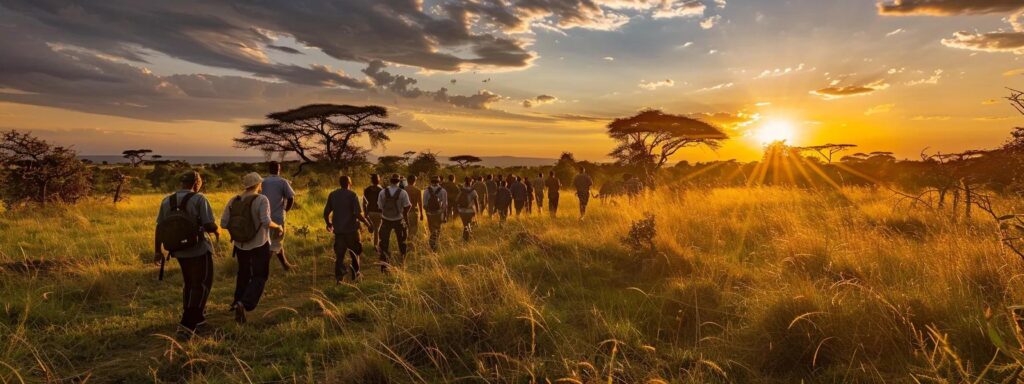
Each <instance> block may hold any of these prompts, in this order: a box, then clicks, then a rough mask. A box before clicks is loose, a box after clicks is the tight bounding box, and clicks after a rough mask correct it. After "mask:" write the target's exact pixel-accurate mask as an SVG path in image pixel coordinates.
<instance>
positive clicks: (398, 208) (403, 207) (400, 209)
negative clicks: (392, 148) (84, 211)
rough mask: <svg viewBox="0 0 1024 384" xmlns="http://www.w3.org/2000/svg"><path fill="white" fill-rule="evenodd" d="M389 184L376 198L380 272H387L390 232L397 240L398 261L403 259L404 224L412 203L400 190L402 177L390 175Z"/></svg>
mask: <svg viewBox="0 0 1024 384" xmlns="http://www.w3.org/2000/svg"><path fill="white" fill-rule="evenodd" d="M388 181H389V182H390V184H389V185H388V186H387V188H384V189H383V190H381V191H380V194H379V195H378V196H377V207H378V208H380V212H381V225H380V237H379V238H378V241H379V242H380V262H381V266H380V270H381V272H387V270H388V259H389V257H390V252H389V251H388V245H389V243H390V242H391V232H394V233H395V237H396V238H397V240H398V251H399V252H400V253H401V258H400V260H404V259H405V254H406V252H407V251H408V247H407V245H406V243H405V240H406V237H407V236H408V232H407V228H406V223H407V218H408V216H409V211H410V210H412V202H411V201H410V200H409V193H408V192H406V191H405V190H404V189H402V186H401V185H400V183H401V182H402V177H401V176H399V175H398V174H397V173H396V174H393V175H391V178H390V179H389V180H388Z"/></svg>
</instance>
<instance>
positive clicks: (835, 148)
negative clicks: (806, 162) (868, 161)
mask: <svg viewBox="0 0 1024 384" xmlns="http://www.w3.org/2000/svg"><path fill="white" fill-rule="evenodd" d="M855 147H857V145H856V144H831V143H829V144H823V145H814V146H810V147H799V149H800V150H806V151H814V152H815V153H817V154H818V155H820V156H821V158H822V159H825V161H827V162H828V163H829V164H832V158H833V157H834V156H835V155H836V154H839V153H842V152H846V151H848V150H850V149H851V148H855Z"/></svg>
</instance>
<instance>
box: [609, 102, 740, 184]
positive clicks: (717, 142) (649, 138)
mask: <svg viewBox="0 0 1024 384" xmlns="http://www.w3.org/2000/svg"><path fill="white" fill-rule="evenodd" d="M608 136H610V137H611V138H612V139H614V140H616V141H618V142H619V144H618V146H616V147H615V149H613V150H612V152H611V153H609V155H611V156H612V157H614V158H615V159H616V160H617V162H618V163H619V164H622V165H631V166H636V167H638V168H640V169H641V170H643V172H644V173H645V174H646V175H648V176H649V175H650V173H651V172H652V171H656V170H658V169H661V167H663V166H664V165H665V164H666V163H667V162H668V160H669V158H671V157H672V155H674V154H676V152H678V151H679V150H680V149H683V148H686V147H691V146H698V145H704V146H706V147H708V148H712V149H716V148H718V147H720V146H721V142H722V141H723V140H725V139H728V138H729V136H728V135H726V134H725V132H723V131H722V130H721V129H719V128H718V127H715V126H713V125H711V124H708V123H705V122H703V121H700V120H697V119H694V118H690V117H686V116H679V115H670V114H666V113H663V112H661V111H659V110H646V111H643V112H640V113H638V114H637V115H635V116H631V117H626V118H620V119H615V120H614V121H612V122H611V123H609V124H608Z"/></svg>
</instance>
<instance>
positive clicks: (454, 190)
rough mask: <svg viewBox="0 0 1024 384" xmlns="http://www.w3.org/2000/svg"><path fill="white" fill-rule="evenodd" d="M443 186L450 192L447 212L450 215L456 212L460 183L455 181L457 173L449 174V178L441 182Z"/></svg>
mask: <svg viewBox="0 0 1024 384" xmlns="http://www.w3.org/2000/svg"><path fill="white" fill-rule="evenodd" d="M441 187H442V188H444V190H445V192H448V205H447V206H448V210H449V211H448V212H445V214H447V215H448V216H452V215H454V214H455V206H456V204H455V197H456V196H458V195H459V183H456V182H455V175H448V178H447V180H445V181H443V182H441Z"/></svg>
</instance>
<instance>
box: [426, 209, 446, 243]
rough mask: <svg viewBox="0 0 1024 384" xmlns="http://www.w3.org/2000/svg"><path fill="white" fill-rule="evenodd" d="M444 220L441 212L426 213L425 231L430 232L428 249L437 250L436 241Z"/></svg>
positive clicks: (439, 235)
mask: <svg viewBox="0 0 1024 384" xmlns="http://www.w3.org/2000/svg"><path fill="white" fill-rule="evenodd" d="M442 222H444V214H443V213H428V214H427V231H429V232H430V240H429V242H430V249H431V250H434V251H436V250H437V242H438V240H439V239H440V238H441V223H442Z"/></svg>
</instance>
